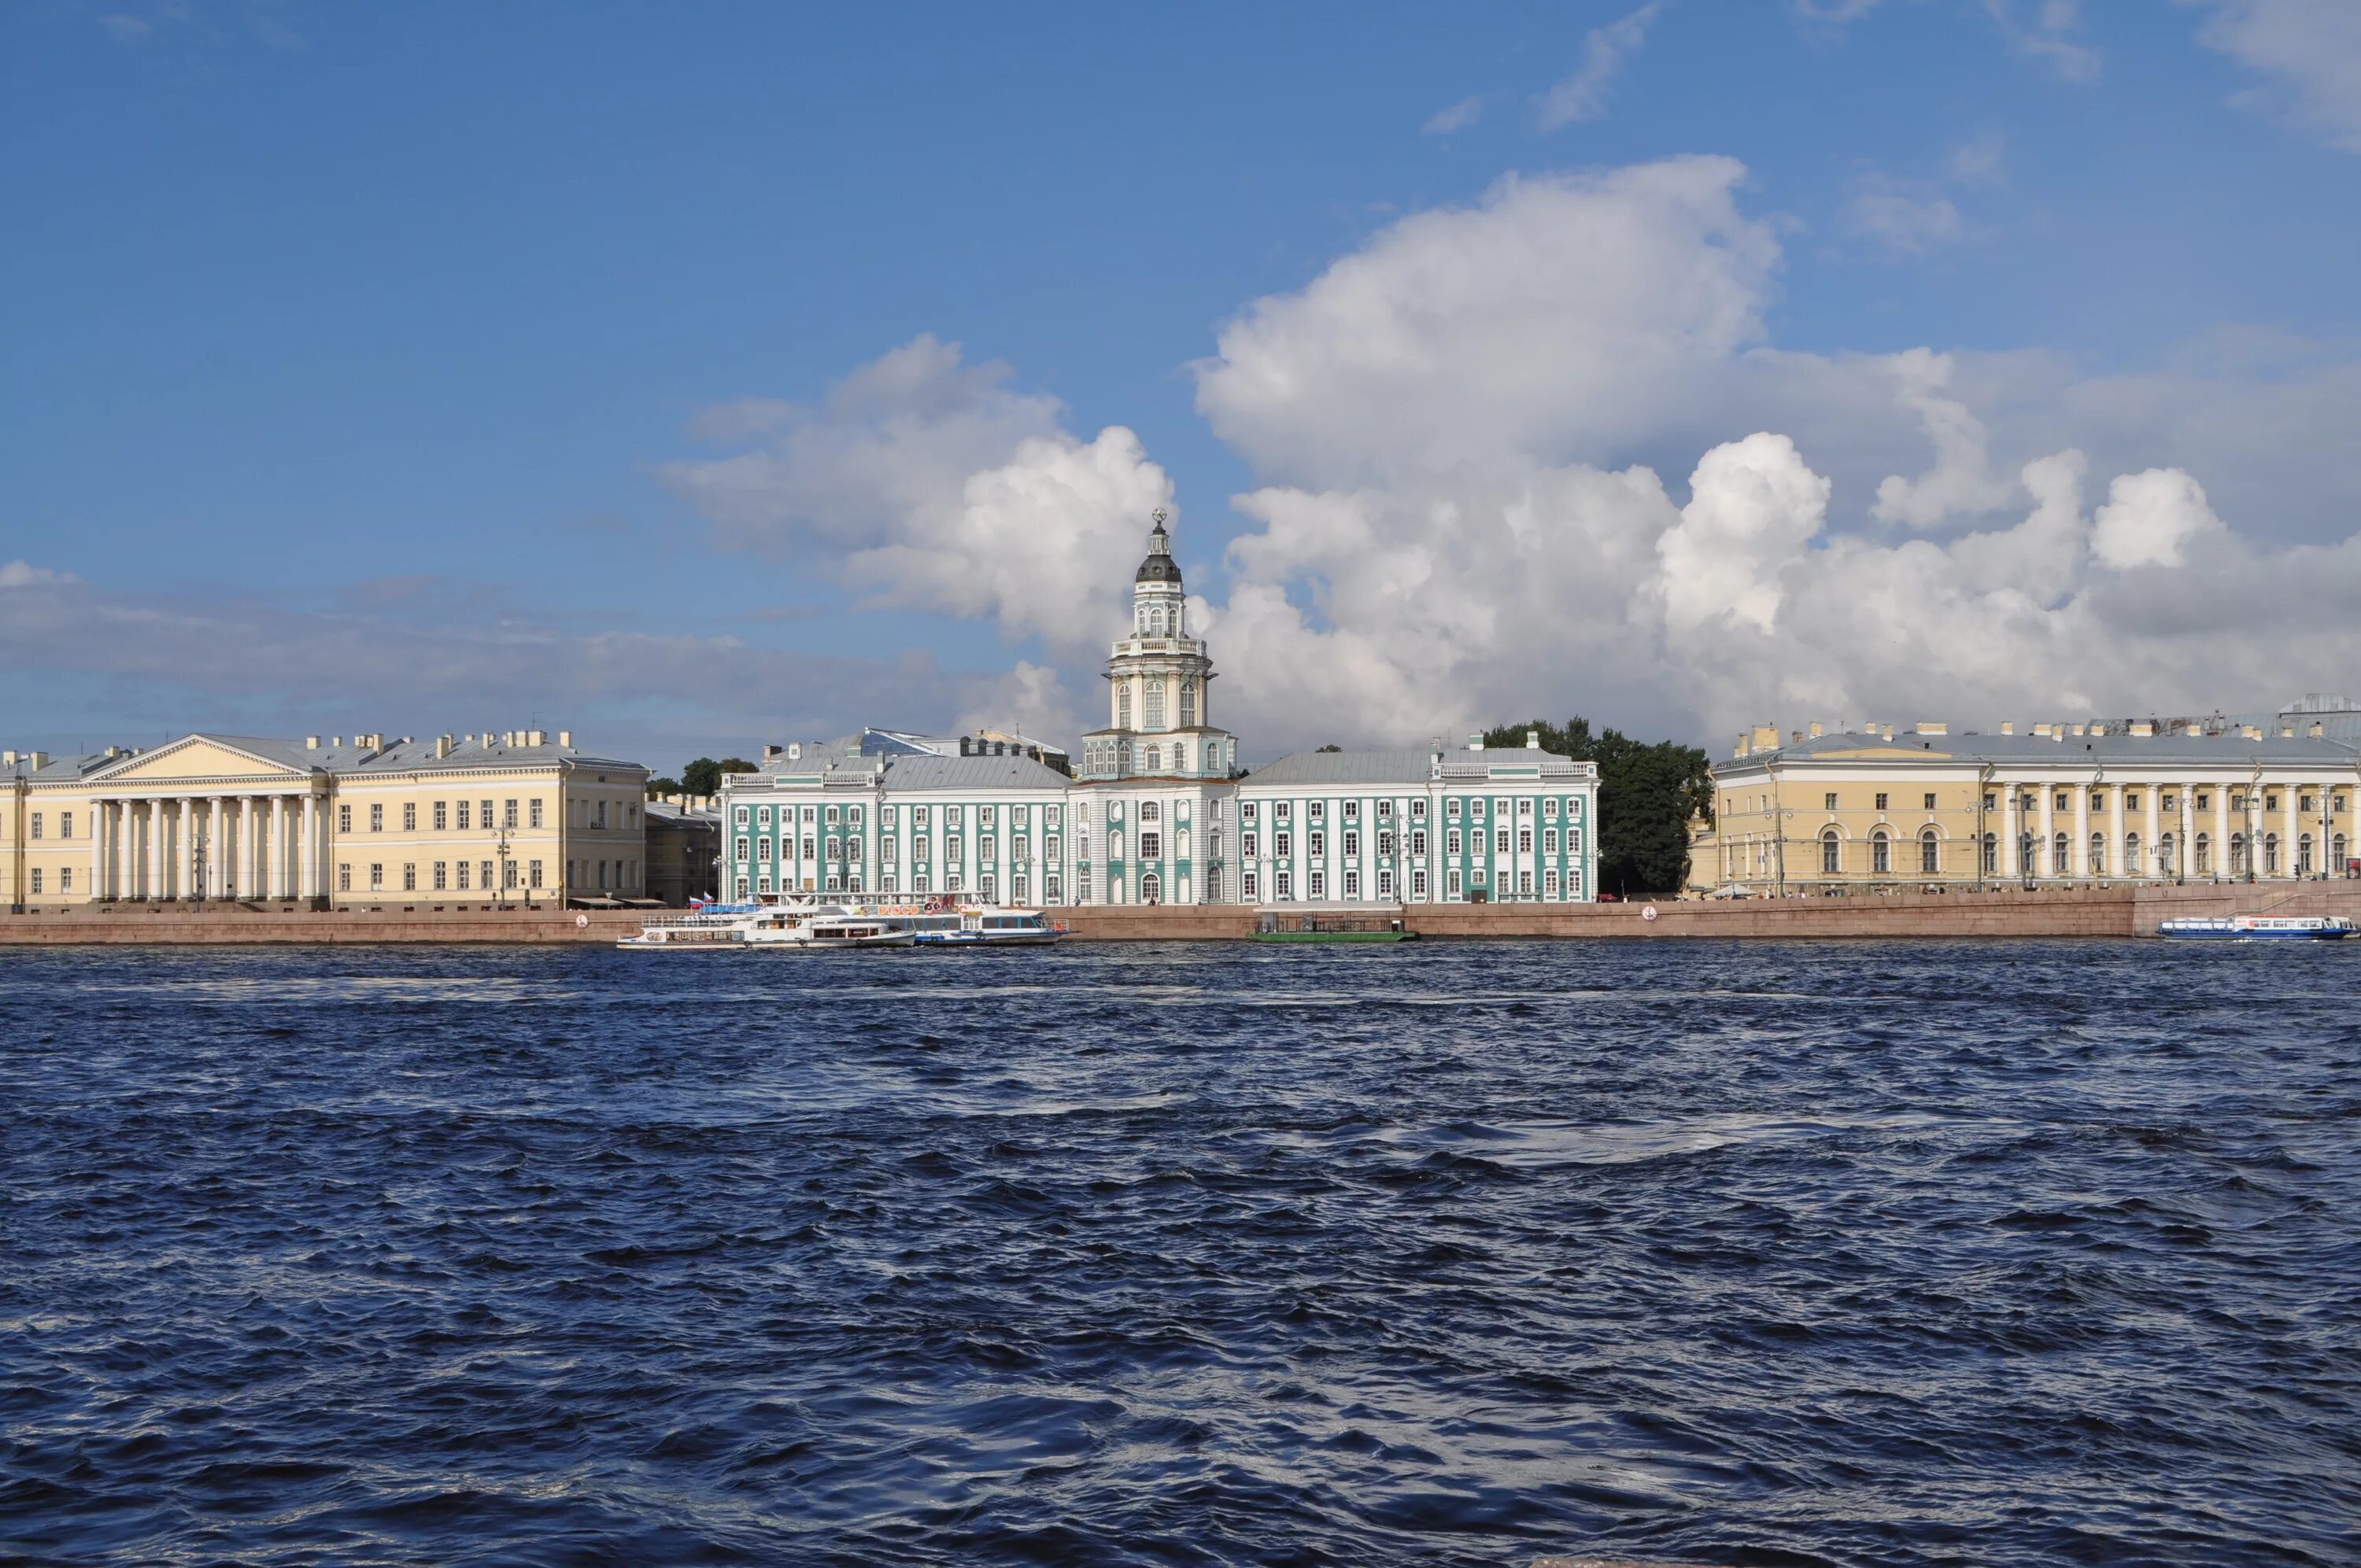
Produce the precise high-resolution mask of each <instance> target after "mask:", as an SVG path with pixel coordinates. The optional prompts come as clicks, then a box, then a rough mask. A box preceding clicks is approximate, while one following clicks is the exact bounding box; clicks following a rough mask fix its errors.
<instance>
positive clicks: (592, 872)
mask: <svg viewBox="0 0 2361 1568" xmlns="http://www.w3.org/2000/svg"><path fill="white" fill-rule="evenodd" d="M566 870H567V872H568V877H569V881H570V882H571V883H572V885H573V886H575V887H577V888H579V889H586V890H587V889H588V888H590V887H592V886H594V885H595V886H598V887H600V888H612V889H630V888H632V887H636V886H637V885H638V883H639V862H638V861H620V860H619V861H588V860H585V861H567V862H566ZM497 871H498V875H499V878H500V880H499V882H498V883H494V881H493V877H494V874H495V866H494V862H492V861H434V862H433V863H432V864H431V865H430V866H428V867H427V870H426V873H425V874H426V876H427V877H428V878H429V882H428V885H427V888H426V889H425V890H423V891H431V892H434V893H473V892H484V893H489V892H492V891H493V890H494V888H495V886H498V887H501V888H510V889H514V888H538V887H540V886H541V885H542V863H541V862H540V861H507V860H504V861H500V862H499V863H498V868H497ZM361 873H362V875H363V876H364V877H365V878H366V883H365V886H366V887H367V889H368V891H369V892H371V893H382V892H385V891H387V886H386V876H387V868H386V866H385V863H384V862H383V861H369V862H368V864H366V865H364V866H363V867H362V868H361ZM419 874H420V873H419V869H418V864H417V862H416V861H405V862H404V863H403V864H402V866H401V872H400V875H401V891H402V892H403V893H417V892H420V891H422V889H421V888H420V887H419V885H418V879H419ZM35 891H37V892H38V888H36V890H35ZM336 891H337V892H338V893H350V892H352V891H353V864H352V862H351V861H342V862H339V863H338V865H337V867H336Z"/></svg>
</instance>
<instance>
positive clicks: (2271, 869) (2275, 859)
mask: <svg viewBox="0 0 2361 1568" xmlns="http://www.w3.org/2000/svg"><path fill="white" fill-rule="evenodd" d="M2263 874H2264V875H2265V876H2277V875H2279V835H2278V834H2276V833H2266V834H2264V835H2263Z"/></svg>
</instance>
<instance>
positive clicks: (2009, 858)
mask: <svg viewBox="0 0 2361 1568" xmlns="http://www.w3.org/2000/svg"><path fill="white" fill-rule="evenodd" d="M2355 783H2356V781H2349V780H2348V781H2345V782H2343V783H2339V782H2338V781H2336V780H2334V779H2311V780H2300V779H2284V778H2281V779H2274V778H2268V777H2257V778H2250V779H2235V780H2232V781H2229V782H2227V783H2224V782H2221V781H2218V780H2212V779H2208V780H2202V781H2199V782H2195V783H2174V782H2168V783H2164V784H2158V783H2156V782H2154V781H2153V780H2149V779H2128V780H2125V781H2123V782H2121V783H2117V782H2115V781H2113V780H2105V779H2092V780H2082V781H2075V782H2065V783H2061V782H2059V781H2058V780H2056V779H2054V778H2048V779H2044V778H2031V779H2017V780H2014V781H2009V780H2003V781H1999V782H1998V783H1997V784H1996V787H1997V789H1998V791H1999V793H2000V797H2001V800H2000V814H1999V819H1998V823H1997V829H1998V836H1999V843H1998V845H1997V846H1996V848H1997V849H1998V850H1999V857H1998V859H1999V867H1998V872H1999V874H2000V875H2002V876H2006V877H2015V878H2020V879H2022V878H2061V879H2062V878H2073V879H2082V880H2090V879H2098V878H2107V877H2158V876H2163V877H2230V876H2241V877H2243V876H2245V875H2246V874H2247V873H2248V872H2250V871H2251V872H2253V873H2254V874H2255V875H2257V876H2279V877H2291V876H2303V875H2313V876H2316V875H2319V874H2320V873H2321V872H2329V873H2330V874H2342V872H2343V871H2344V865H2343V862H2342V858H2341V857H2340V855H2339V852H2338V849H2337V846H2338V844H2339V842H2340V840H2342V841H2344V842H2345V843H2346V845H2347V846H2348V847H2347V848H2346V850H2345V853H2346V854H2349V853H2351V852H2352V851H2351V850H2350V848H2349V844H2350V840H2349V839H2345V826H2344V825H2346V824H2349V823H2350V821H2351V817H2349V816H2348V815H2347V814H2346V813H2345V812H2344V811H2342V810H2340V809H2338V808H2337V807H2338V805H2339V797H2340V796H2347V797H2349V796H2350V795H2351V794H2352V793H2353V789H2354V784H2355ZM2127 792H2136V793H2137V794H2138V795H2139V796H2140V797H2141V798H2140V804H2139V807H2138V810H2137V811H2136V813H2132V812H2127V811H2126V809H2125V804H2124V800H2125V794H2126V793H2127ZM2094 794H2103V795H2104V801H2103V810H2094V809H2093V807H2092V795H2094ZM2061 796H2062V797H2064V800H2065V805H2064V806H2063V807H2062V808H2061V807H2060V806H2059V797H2061ZM2201 796H2202V797H2203V798H2204V800H2205V805H2204V806H2203V807H2202V808H2201V807H2200V806H2199V805H2198V801H2199V798H2200V797H2201ZM2307 803H2308V804H2309V806H2310V809H2308V810H2307V809H2306V806H2307ZM2344 804H2347V805H2349V804H2350V800H2349V798H2347V799H2346V800H2345V802H2344ZM2307 835H2309V836H2310V839H2309V842H2310V846H2311V852H2310V854H2309V856H2306V855H2305V854H2304V853H2303V850H2304V846H2305V844H2306V841H2307V839H2306V836H2307ZM2061 840H2062V843H2063V848H2064V854H2063V856H2062V857H2061V855H2060V854H2059V847H2060V843H2061ZM2094 840H2096V844H2097V851H2098V852H2097V855H2096V857H2095V858H2094V856H2093V852H2092V850H2093V841H2094Z"/></svg>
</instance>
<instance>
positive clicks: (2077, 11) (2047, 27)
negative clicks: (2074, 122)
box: [1984, 0, 2099, 82]
mask: <svg viewBox="0 0 2361 1568" xmlns="http://www.w3.org/2000/svg"><path fill="white" fill-rule="evenodd" d="M1984 9H1985V10H1986V11H1988V12H1990V13H1991V14H1992V18H1993V22H1995V23H1996V24H1998V25H1999V27H2000V32H2001V37H2002V38H2004V39H2005V40H2006V41H2007V44H2008V47H2009V48H2010V49H2012V50H2014V51H2015V53H2018V54H2021V55H2026V56H2027V57H2029V58H2031V59H2034V60H2039V61H2041V62H2042V63H2043V64H2045V65H2047V66H2048V67H2049V68H2050V69H2051V70H2052V71H2056V72H2057V73H2058V74H2059V76H2060V77H2063V78H2064V79H2065V80H2067V81H2069V82H2091V81H2095V80H2096V79H2097V77H2098V74H2099V54H2098V51H2097V50H2096V49H2092V48H2091V47H2090V46H2089V45H2087V44H2084V43H2082V42H2081V41H2080V40H2078V39H2077V38H2075V36H2074V35H2075V33H2076V32H2077V31H2078V30H2079V29H2080V28H2081V25H2082V0H1984Z"/></svg>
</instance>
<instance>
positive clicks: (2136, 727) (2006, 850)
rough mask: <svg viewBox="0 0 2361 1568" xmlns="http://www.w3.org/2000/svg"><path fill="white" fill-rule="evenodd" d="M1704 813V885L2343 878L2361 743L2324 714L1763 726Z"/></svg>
mask: <svg viewBox="0 0 2361 1568" xmlns="http://www.w3.org/2000/svg"><path fill="white" fill-rule="evenodd" d="M1713 774H1714V816H1713V819H1712V821H1711V822H1710V823H1708V822H1706V821H1704V820H1703V819H1700V820H1698V821H1697V822H1696V823H1694V824H1692V829H1691V842H1690V871H1689V881H1690V889H1691V891H1693V892H1697V893H1708V892H1713V891H1730V892H1738V891H1744V892H1747V893H1752V894H1780V893H1787V894H1795V893H1805V894H1817V893H1840V892H1846V891H1851V890H1856V889H1873V888H1876V887H1880V886H1902V885H1909V886H1919V885H1938V886H1992V885H2004V884H2033V885H2043V884H2059V883H2108V882H2130V881H2187V880H2192V879H2203V880H2208V881H2231V880H2238V881H2244V880H2246V879H2248V878H2250V877H2251V878H2257V879H2281V880H2294V879H2299V878H2304V877H2321V876H2341V875H2344V874H2345V871H2346V869H2347V867H2348V865H2349V864H2350V863H2351V862H2352V861H2353V859H2354V857H2355V851H2356V845H2361V832H2356V820H2355V815H2354V814H2355V810H2356V807H2361V748H2356V747H2355V746H2354V745H2351V744H2349V743H2346V742H2343V741H2339V740H2331V739H2329V738H2328V737H2327V736H2326V735H2324V734H2323V730H2322V727H2321V726H2320V725H2319V724H2317V723H2314V724H2308V725H2302V726H2299V725H2297V724H2293V723H2287V724H2279V725H2273V726H2264V725H2258V724H2239V723H2235V722H2225V721H2221V720H2213V721H2195V722H2191V721H2180V722H2172V721H2166V720H2159V719H2139V720H2117V721H2114V722H2103V721H2092V722H2085V723H2081V724H2074V723H2042V724H2036V725H2033V726H2032V727H2031V728H2030V729H2026V730H2024V731H2023V732H2019V730H2018V729H2017V727H2016V726H2015V724H2004V725H2002V726H2001V727H2000V729H1999V731H1998V732H1997V733H1994V734H1979V733H1976V732H1973V731H1968V732H1964V733H1961V734H1958V735H1954V734H1952V733H1951V732H1950V727H1949V725H1948V724H1937V723H1927V724H1919V725H1916V726H1915V727H1914V728H1911V729H1906V730H1904V731H1902V732H1900V733H1896V732H1895V730H1894V728H1893V727H1892V726H1890V725H1877V726H1870V727H1867V728H1865V729H1858V730H1852V731H1846V732H1841V733H1824V732H1823V731H1822V729H1821V727H1820V726H1819V725H1817V724H1815V725H1812V726H1811V727H1810V728H1809V729H1808V730H1796V731H1792V732H1790V733H1789V734H1788V735H1787V736H1786V737H1785V738H1784V740H1783V739H1782V737H1781V735H1780V732H1779V730H1778V729H1776V728H1775V727H1772V726H1763V727H1760V728H1757V729H1753V730H1752V731H1750V732H1749V733H1748V734H1746V735H1743V736H1741V737H1740V738H1739V743H1738V746H1737V748H1736V751H1735V754H1734V755H1733V756H1731V757H1730V758H1729V759H1727V760H1725V761H1723V762H1719V763H1717V764H1716V765H1715V767H1714V770H1713Z"/></svg>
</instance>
